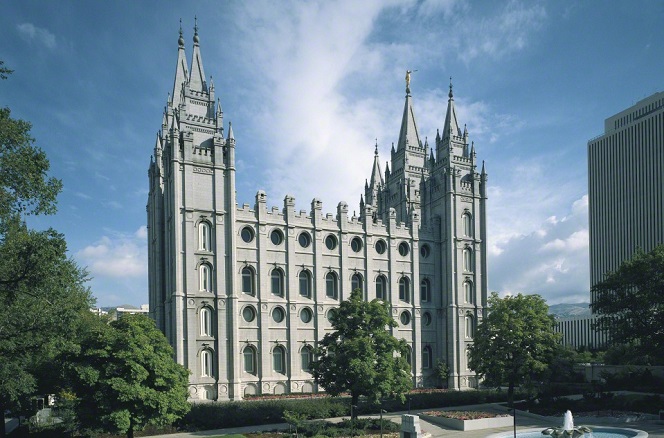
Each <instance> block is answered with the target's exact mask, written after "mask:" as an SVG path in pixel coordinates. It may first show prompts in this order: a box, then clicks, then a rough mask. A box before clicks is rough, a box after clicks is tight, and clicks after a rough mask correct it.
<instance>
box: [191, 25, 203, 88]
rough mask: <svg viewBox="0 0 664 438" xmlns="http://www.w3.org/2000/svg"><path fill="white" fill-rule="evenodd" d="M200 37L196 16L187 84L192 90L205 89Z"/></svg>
mask: <svg viewBox="0 0 664 438" xmlns="http://www.w3.org/2000/svg"><path fill="white" fill-rule="evenodd" d="M199 43H200V38H199V37H198V18H194V53H193V55H192V57H191V75H190V76H189V86H190V87H191V89H192V90H194V91H201V92H202V91H207V83H206V82H205V70H204V69H203V58H202V57H201V50H200V45H199Z"/></svg>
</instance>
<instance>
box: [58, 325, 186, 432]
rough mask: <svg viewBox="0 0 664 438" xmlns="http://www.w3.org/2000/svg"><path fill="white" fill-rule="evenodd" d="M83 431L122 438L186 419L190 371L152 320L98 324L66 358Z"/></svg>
mask: <svg viewBox="0 0 664 438" xmlns="http://www.w3.org/2000/svg"><path fill="white" fill-rule="evenodd" d="M64 362H65V364H68V366H69V367H70V368H69V375H70V378H71V382H72V389H73V392H74V393H75V395H76V397H77V398H78V406H77V408H76V411H77V415H78V421H79V422H80V425H81V426H82V427H83V428H84V429H89V430H100V429H101V430H103V431H106V432H110V433H126V434H127V437H130V438H131V437H133V434H134V431H137V430H141V429H142V428H143V427H145V426H146V425H148V424H153V425H157V426H159V425H165V424H171V423H173V422H174V421H175V420H177V419H178V418H180V417H182V416H183V415H184V414H186V413H187V412H188V411H189V409H190V405H189V403H188V402H187V397H188V385H189V371H188V370H187V369H186V368H184V367H183V366H182V365H180V364H178V363H176V362H175V361H174V360H173V350H172V348H171V346H170V345H169V344H168V341H167V340H166V338H165V337H164V335H163V334H162V333H161V332H160V331H159V330H158V329H157V327H156V326H155V323H154V321H153V320H151V319H149V318H148V317H146V316H143V315H125V316H122V317H121V318H120V319H119V320H117V321H113V322H111V323H110V325H105V324H97V325H96V327H93V328H92V330H89V331H87V333H86V334H85V335H84V338H83V339H82V340H81V346H80V351H78V352H76V353H73V354H70V355H68V356H67V357H65V360H64Z"/></svg>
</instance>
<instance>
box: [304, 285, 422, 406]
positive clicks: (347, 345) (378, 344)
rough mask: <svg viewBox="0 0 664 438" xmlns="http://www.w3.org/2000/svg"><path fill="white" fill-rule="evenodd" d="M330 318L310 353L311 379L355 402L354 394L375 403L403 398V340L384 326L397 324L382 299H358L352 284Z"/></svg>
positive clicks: (407, 379)
mask: <svg viewBox="0 0 664 438" xmlns="http://www.w3.org/2000/svg"><path fill="white" fill-rule="evenodd" d="M330 322H331V323H332V327H333V328H334V331H333V332H331V333H328V334H326V335H325V336H324V337H323V340H322V341H321V342H320V343H319V344H318V347H317V349H316V352H315V353H316V355H317V360H316V361H314V363H313V366H312V373H313V376H314V379H315V380H316V382H317V383H318V384H319V385H321V386H322V387H323V388H325V390H326V391H327V392H328V393H329V394H331V395H333V396H336V395H339V394H341V393H343V392H350V395H351V403H352V404H353V405H355V406H357V403H358V400H359V397H360V396H366V397H368V398H369V399H370V400H371V401H376V402H377V401H379V400H380V399H381V398H391V397H398V398H400V399H401V400H404V399H405V397H404V393H405V392H406V391H408V390H409V389H410V388H411V387H412V377H411V373H410V364H409V363H408V361H407V360H406V357H407V355H408V345H407V344H406V341H404V340H403V339H401V340H397V339H396V338H395V337H394V336H392V334H390V332H389V331H388V328H389V327H396V326H397V323H396V322H395V321H394V319H393V318H392V317H391V316H390V313H389V307H388V305H387V303H384V302H382V301H379V300H373V301H371V302H367V301H364V300H363V299H362V292H361V291H360V290H359V289H356V290H354V291H353V292H352V293H351V296H350V298H349V299H348V300H347V301H343V302H342V303H341V305H340V306H339V308H338V309H336V310H334V311H333V312H332V314H331V315H330ZM353 416H354V417H356V416H357V412H356V410H354V411H353Z"/></svg>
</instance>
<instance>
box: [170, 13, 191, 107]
mask: <svg viewBox="0 0 664 438" xmlns="http://www.w3.org/2000/svg"><path fill="white" fill-rule="evenodd" d="M188 77H189V71H188V67H187V58H186V56H185V53H184V38H183V37H182V19H180V36H179V37H178V62H177V64H176V66H175V82H174V83H173V97H172V99H173V100H172V102H173V107H177V106H178V105H180V103H181V101H182V96H181V95H182V85H183V84H184V83H185V82H186V81H187V78H188Z"/></svg>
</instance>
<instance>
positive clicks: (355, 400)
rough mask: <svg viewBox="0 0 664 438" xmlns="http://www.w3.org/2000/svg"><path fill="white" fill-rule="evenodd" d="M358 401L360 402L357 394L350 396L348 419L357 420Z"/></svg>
mask: <svg viewBox="0 0 664 438" xmlns="http://www.w3.org/2000/svg"><path fill="white" fill-rule="evenodd" d="M359 400H360V396H359V395H358V394H353V393H351V396H350V404H351V407H350V412H351V416H350V419H351V420H356V419H357V403H358V402H359Z"/></svg>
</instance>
